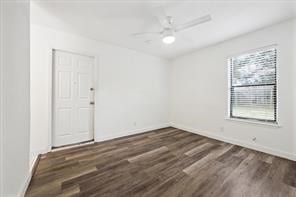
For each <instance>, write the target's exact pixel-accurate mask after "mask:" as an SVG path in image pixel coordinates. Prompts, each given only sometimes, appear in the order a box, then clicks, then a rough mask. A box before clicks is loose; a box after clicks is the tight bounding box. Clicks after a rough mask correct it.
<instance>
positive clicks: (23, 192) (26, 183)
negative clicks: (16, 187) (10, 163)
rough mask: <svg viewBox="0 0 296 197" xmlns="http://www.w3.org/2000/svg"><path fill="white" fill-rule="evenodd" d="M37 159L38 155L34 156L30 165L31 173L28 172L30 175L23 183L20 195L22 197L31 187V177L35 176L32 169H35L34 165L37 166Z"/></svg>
mask: <svg viewBox="0 0 296 197" xmlns="http://www.w3.org/2000/svg"><path fill="white" fill-rule="evenodd" d="M37 159H38V155H37V156H36V157H35V158H34V160H33V162H32V164H31V165H30V166H29V167H30V169H29V173H28V175H27V177H26V179H25V182H24V184H23V187H22V190H21V191H20V193H19V195H18V196H20V197H24V196H25V194H26V191H27V189H28V187H29V184H30V182H31V179H32V176H33V171H32V170H33V167H34V166H35V164H36V162H37Z"/></svg>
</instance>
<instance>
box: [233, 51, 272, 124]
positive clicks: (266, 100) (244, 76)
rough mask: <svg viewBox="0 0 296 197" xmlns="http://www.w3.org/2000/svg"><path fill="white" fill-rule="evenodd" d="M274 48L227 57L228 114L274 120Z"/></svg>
mask: <svg viewBox="0 0 296 197" xmlns="http://www.w3.org/2000/svg"><path fill="white" fill-rule="evenodd" d="M276 60H277V50H276V48H268V49H260V50H257V51H255V52H251V53H246V54H242V55H239V56H235V57H232V58H230V59H228V66H229V69H230V79H229V84H230V86H229V88H230V90H229V94H230V101H229V102H230V103H229V106H230V109H229V116H230V118H240V119H249V120H257V121H264V122H273V123H276V122H277V114H276V112H277V84H276Z"/></svg>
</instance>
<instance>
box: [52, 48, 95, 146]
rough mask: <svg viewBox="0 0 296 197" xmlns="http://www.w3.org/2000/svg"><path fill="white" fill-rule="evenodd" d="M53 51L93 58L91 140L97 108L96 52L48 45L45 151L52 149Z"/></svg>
mask: <svg viewBox="0 0 296 197" xmlns="http://www.w3.org/2000/svg"><path fill="white" fill-rule="evenodd" d="M54 51H63V52H67V53H72V54H77V55H82V56H87V57H91V58H93V60H94V68H93V69H94V74H93V79H94V89H95V94H94V100H95V105H94V110H93V128H94V130H93V136H94V137H93V138H94V139H93V140H94V141H96V136H97V134H96V132H95V131H96V127H97V126H96V121H95V120H96V111H97V110H96V108H97V105H96V104H97V102H96V101H97V91H98V85H97V84H98V77H97V76H98V70H99V69H98V65H99V64H98V60H99V56H98V55H96V54H93V53H90V52H85V51H81V50H75V49H69V48H66V49H64V48H62V49H61V48H58V47H49V51H48V54H49V57H48V58H49V61H48V62H49V65H48V68H49V76H48V83H49V84H48V85H49V88H48V112H49V114H48V119H49V121H48V148H47V151H48V152H50V151H52V145H53V143H52V142H53V115H54V113H53V107H54V105H53V99H54V98H53V91H54V89H53V77H54V76H53V74H54V73H53V66H54V65H53V63H54V62H53V58H54V56H53V53H54Z"/></svg>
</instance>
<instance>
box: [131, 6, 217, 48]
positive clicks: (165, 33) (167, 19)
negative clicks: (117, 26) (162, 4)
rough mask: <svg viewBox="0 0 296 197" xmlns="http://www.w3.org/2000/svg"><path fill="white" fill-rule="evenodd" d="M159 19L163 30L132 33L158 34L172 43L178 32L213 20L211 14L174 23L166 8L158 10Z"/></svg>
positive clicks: (136, 34) (163, 40)
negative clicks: (182, 22)
mask: <svg viewBox="0 0 296 197" xmlns="http://www.w3.org/2000/svg"><path fill="white" fill-rule="evenodd" d="M156 17H157V18H158V21H159V22H160V24H161V26H162V28H163V29H162V30H161V31H158V32H139V33H134V34H132V35H133V36H143V35H147V34H156V35H157V34H158V35H160V36H161V37H162V42H163V43H165V44H172V43H173V42H175V40H176V37H175V36H176V33H178V32H181V31H185V30H188V29H191V28H193V27H195V26H197V25H200V24H202V23H205V22H208V21H210V20H212V18H211V15H205V16H202V17H199V18H196V19H193V20H191V21H189V22H186V23H184V24H180V25H176V24H174V20H173V17H172V16H168V15H166V14H165V12H164V10H163V9H162V11H161V12H159V11H158V14H157V15H156Z"/></svg>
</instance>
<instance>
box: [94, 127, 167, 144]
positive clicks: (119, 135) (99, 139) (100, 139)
mask: <svg viewBox="0 0 296 197" xmlns="http://www.w3.org/2000/svg"><path fill="white" fill-rule="evenodd" d="M169 126H170V124H169V123H164V124H160V125H156V126H151V127H146V128H141V129H135V130H130V131H124V132H119V133H115V134H112V135H104V136H98V137H96V139H95V141H96V142H101V141H105V140H111V139H115V138H119V137H124V136H128V135H134V134H139V133H144V132H147V131H152V130H156V129H162V128H166V127H169Z"/></svg>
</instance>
